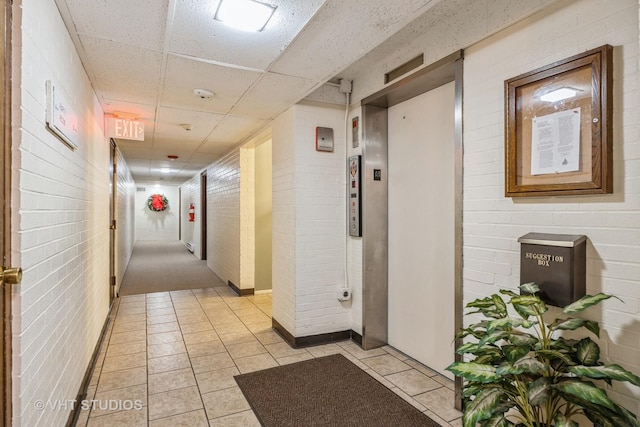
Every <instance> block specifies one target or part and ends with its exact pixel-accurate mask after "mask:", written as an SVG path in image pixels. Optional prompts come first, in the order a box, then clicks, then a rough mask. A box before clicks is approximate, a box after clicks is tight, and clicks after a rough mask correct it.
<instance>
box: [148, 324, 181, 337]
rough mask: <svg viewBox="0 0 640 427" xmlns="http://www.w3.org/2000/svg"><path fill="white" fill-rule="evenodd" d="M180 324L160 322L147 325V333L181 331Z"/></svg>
mask: <svg viewBox="0 0 640 427" xmlns="http://www.w3.org/2000/svg"><path fill="white" fill-rule="evenodd" d="M179 330H180V326H179V325H178V322H167V323H158V324H155V325H147V333H148V334H149V335H152V334H161V333H163V332H173V331H179Z"/></svg>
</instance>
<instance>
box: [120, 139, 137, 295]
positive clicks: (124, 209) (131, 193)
mask: <svg viewBox="0 0 640 427" xmlns="http://www.w3.org/2000/svg"><path fill="white" fill-rule="evenodd" d="M116 162H117V165H118V166H117V178H116V189H117V190H116V192H117V200H116V209H117V218H116V225H117V231H116V256H115V258H116V259H115V261H116V273H115V274H116V292H118V290H119V289H120V285H121V284H122V279H123V278H124V273H125V271H126V270H127V266H128V265H129V260H130V259H131V253H132V252H133V245H134V243H135V201H136V183H135V182H133V178H132V177H131V172H130V171H129V167H128V166H127V162H126V161H125V160H124V158H123V157H122V153H121V152H120V150H116Z"/></svg>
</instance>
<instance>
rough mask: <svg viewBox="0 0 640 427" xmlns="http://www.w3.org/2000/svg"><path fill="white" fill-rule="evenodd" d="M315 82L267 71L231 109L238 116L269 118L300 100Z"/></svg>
mask: <svg viewBox="0 0 640 427" xmlns="http://www.w3.org/2000/svg"><path fill="white" fill-rule="evenodd" d="M316 85H317V82H315V81H313V80H307V79H302V78H299V77H292V76H285V75H282V74H275V73H267V74H265V75H264V76H263V78H262V79H260V81H259V82H258V84H256V85H255V86H254V87H253V88H252V89H251V90H250V91H249V92H248V93H247V94H246V95H245V96H243V97H242V99H241V100H240V102H239V103H238V104H237V105H236V106H235V107H234V108H233V110H231V113H232V114H235V115H239V116H249V117H259V118H261V119H271V118H274V117H275V116H277V115H278V114H280V113H281V112H282V111H284V110H286V109H287V108H289V107H290V106H292V105H293V104H295V103H296V102H298V101H300V100H301V99H302V98H304V96H305V95H306V94H307V93H309V91H310V90H311V89H313V87H314V86H316Z"/></svg>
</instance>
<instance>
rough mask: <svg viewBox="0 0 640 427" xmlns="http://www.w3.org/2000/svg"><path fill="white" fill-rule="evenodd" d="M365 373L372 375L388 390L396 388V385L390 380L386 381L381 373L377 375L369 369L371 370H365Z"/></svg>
mask: <svg viewBox="0 0 640 427" xmlns="http://www.w3.org/2000/svg"><path fill="white" fill-rule="evenodd" d="M364 371H365V372H366V373H367V374H369V375H371V376H372V377H373V378H375V379H376V380H377V381H378V382H379V383H380V384H382V385H383V386H385V387H386V388H394V387H395V385H394V384H393V383H391V382H389V381H388V380H386V379H385V377H383V376H382V375H380V374H379V373H377V372H376V371H374V370H373V369H371V368H369V369H365V370H364Z"/></svg>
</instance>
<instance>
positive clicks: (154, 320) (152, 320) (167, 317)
mask: <svg viewBox="0 0 640 427" xmlns="http://www.w3.org/2000/svg"><path fill="white" fill-rule="evenodd" d="M177 321H178V319H177V318H176V315H175V314H162V315H160V316H147V324H148V325H157V324H159V323H169V322H177Z"/></svg>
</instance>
